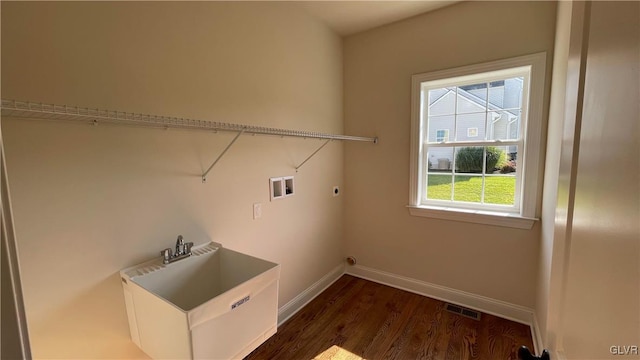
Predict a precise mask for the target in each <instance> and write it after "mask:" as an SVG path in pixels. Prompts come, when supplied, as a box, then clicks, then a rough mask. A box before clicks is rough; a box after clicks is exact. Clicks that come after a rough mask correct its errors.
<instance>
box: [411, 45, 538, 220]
mask: <svg viewBox="0 0 640 360" xmlns="http://www.w3.org/2000/svg"><path fill="white" fill-rule="evenodd" d="M539 58H540V55H538V62H539V61H540V59H539ZM519 60H520V61H519V62H518V61H511V62H509V61H507V62H506V63H501V64H498V65H496V66H494V68H495V69H492V67H491V66H478V67H477V68H478V69H484V70H485V71H478V70H476V69H475V68H474V67H466V68H464V69H462V70H460V69H454V70H451V71H444V72H443V71H441V72H436V73H427V74H420V75H414V77H413V83H414V88H413V91H414V109H413V113H414V120H413V121H414V123H415V124H414V127H413V137H414V138H413V139H412V141H413V144H414V146H412V149H413V151H414V153H413V154H412V159H413V160H412V174H413V175H412V176H414V177H415V179H412V185H413V187H414V188H413V189H412V199H411V200H412V205H413V206H436V207H437V206H440V207H446V208H451V207H454V208H464V209H477V210H490V211H497V212H503V213H517V214H519V215H521V216H525V215H527V216H532V214H524V212H523V207H522V205H523V191H524V189H525V181H524V180H525V179H524V174H525V173H526V172H528V175H535V173H536V171H537V168H536V167H535V166H533V165H534V164H529V165H530V166H529V167H526V165H527V164H526V162H527V161H529V160H530V157H537V155H538V154H529V153H528V152H532V153H536V152H537V151H529V150H528V149H529V148H531V147H532V146H533V148H534V150H535V148H537V147H538V146H537V145H536V144H528V141H529V139H527V134H531V133H535V131H532V130H529V131H527V129H528V126H530V122H533V126H532V129H533V130H535V129H538V128H539V123H540V120H539V115H537V118H536V119H533V120H531V119H530V116H529V115H530V107H531V106H532V102H531V99H530V94H531V90H532V88H531V81H532V65H531V63H530V62H527V61H522V59H519ZM528 60H531V59H528ZM542 64H544V60H543V59H542ZM509 65H511V66H509ZM487 69H489V71H487ZM459 70H460V71H459ZM539 72H540V71H538V73H539ZM449 74H453V75H454V76H447V75H449ZM538 83H540V81H537V82H536V84H538ZM536 86H537V85H536ZM537 87H540V86H537ZM540 89H541V88H540ZM536 91H539V89H536ZM535 106H540V105H539V104H538V101H537V102H536V104H535ZM536 131H538V130H536ZM529 186H535V184H529ZM534 205H535V204H534ZM531 208H532V206H531V205H529V206H528V209H529V210H528V211H529V212H531V210H530V209H531Z"/></svg>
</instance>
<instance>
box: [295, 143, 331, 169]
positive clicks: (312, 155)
mask: <svg viewBox="0 0 640 360" xmlns="http://www.w3.org/2000/svg"><path fill="white" fill-rule="evenodd" d="M331 140H333V139H327V141H325V142H324V143H323V144H322V145H320V147H319V148H318V149H317V150H316V151H314V152H313V153H312V154H311V155H309V157H308V158H306V159H305V160H304V161H303V162H302V163H300V165H298V166H296V172H298V169H300V168H301V167H302V165H304V164H305V163H306V162H307V161H309V160H310V159H311V158H312V157H314V156H315V155H316V154H317V153H318V151H320V150H322V148H323V147H325V146H326V145H327V144H328V143H329V142H331Z"/></svg>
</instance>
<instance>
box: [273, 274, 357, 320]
mask: <svg viewBox="0 0 640 360" xmlns="http://www.w3.org/2000/svg"><path fill="white" fill-rule="evenodd" d="M342 274H344V264H340V265H338V266H336V267H335V268H333V270H331V271H330V272H328V273H327V274H326V275H325V276H323V277H322V279H320V280H318V281H316V282H315V283H314V284H313V285H311V286H309V287H308V288H307V289H306V290H304V291H303V292H301V293H300V294H298V296H296V297H294V298H293V299H291V300H290V301H289V302H288V303H286V304H284V305H283V306H281V307H280V309H278V326H280V325H282V324H283V323H284V322H285V321H287V320H289V318H290V317H292V316H293V315H295V313H297V312H298V311H300V309H302V308H303V307H304V306H305V305H307V304H308V303H309V302H310V301H311V300H313V299H315V297H316V296H318V295H320V293H322V292H323V291H324V290H325V289H327V288H328V287H329V286H331V284H333V283H334V282H336V280H338V279H339V278H340V277H341V276H342Z"/></svg>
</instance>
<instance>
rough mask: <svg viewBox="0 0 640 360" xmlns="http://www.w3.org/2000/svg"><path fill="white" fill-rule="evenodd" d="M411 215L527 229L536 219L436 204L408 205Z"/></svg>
mask: <svg viewBox="0 0 640 360" xmlns="http://www.w3.org/2000/svg"><path fill="white" fill-rule="evenodd" d="M407 207H408V208H409V213H410V214H411V215H413V216H422V217H429V218H434V219H441V220H452V221H464V222H470V223H476V224H484V225H494V226H502V227H509V228H515V229H525V230H529V229H531V228H532V227H533V224H534V223H535V222H536V221H538V219H536V218H528V217H522V216H520V215H518V214H510V213H501V212H495V211H482V210H468V209H459V208H448V207H437V206H415V205H408V206H407Z"/></svg>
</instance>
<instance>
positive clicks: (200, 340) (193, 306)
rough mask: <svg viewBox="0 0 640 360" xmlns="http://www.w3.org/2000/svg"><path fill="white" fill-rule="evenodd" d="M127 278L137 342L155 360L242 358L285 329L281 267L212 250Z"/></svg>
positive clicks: (150, 265) (152, 265) (158, 263)
mask: <svg viewBox="0 0 640 360" xmlns="http://www.w3.org/2000/svg"><path fill="white" fill-rule="evenodd" d="M192 254H193V255H192V256H190V257H188V258H186V259H182V260H179V261H176V262H174V263H171V264H166V265H165V264H162V259H161V258H160V257H158V258H157V259H154V260H152V261H149V262H146V263H143V264H140V265H137V266H133V267H130V268H127V269H124V270H122V271H121V272H120V275H121V277H122V286H123V290H124V298H125V303H126V308H127V317H128V319H129V328H130V330H131V339H132V340H133V342H134V343H136V345H138V347H140V348H141V349H142V350H143V351H144V352H145V353H146V354H147V355H149V356H151V357H152V358H154V359H242V358H243V357H245V356H246V355H247V354H249V353H250V352H251V351H253V350H254V349H255V348H257V347H258V346H259V345H260V344H262V343H263V342H264V341H265V340H266V339H268V338H269V337H270V336H271V335H273V334H275V333H276V330H277V317H278V282H279V277H280V265H278V264H275V263H272V262H269V261H266V260H262V259H259V258H256V257H253V256H249V255H245V254H242V253H239V252H236V251H233V250H229V249H226V248H223V247H222V246H220V245H219V244H216V243H209V244H206V245H203V246H199V247H195V248H193V249H192Z"/></svg>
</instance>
